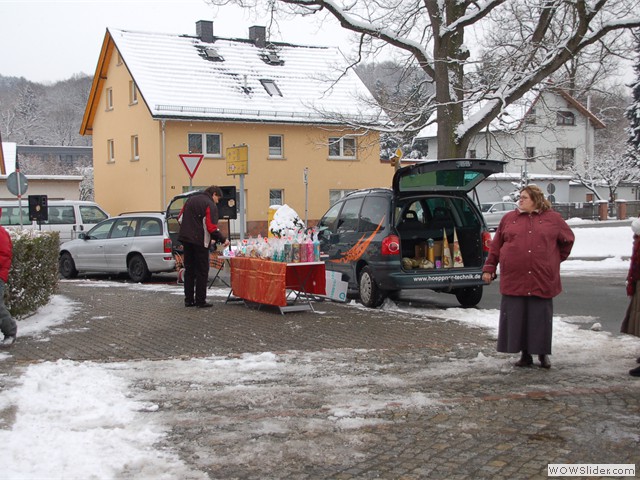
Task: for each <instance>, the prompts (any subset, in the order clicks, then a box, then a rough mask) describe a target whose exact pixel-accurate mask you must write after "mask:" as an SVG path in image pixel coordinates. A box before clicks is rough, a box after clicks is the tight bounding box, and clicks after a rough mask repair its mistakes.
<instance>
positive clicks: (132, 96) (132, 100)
mask: <svg viewBox="0 0 640 480" xmlns="http://www.w3.org/2000/svg"><path fill="white" fill-rule="evenodd" d="M137 104H138V88H137V87H136V83H135V82H134V81H133V80H131V81H130V82H129V105H137Z"/></svg>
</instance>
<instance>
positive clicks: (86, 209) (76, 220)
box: [0, 198, 109, 243]
mask: <svg viewBox="0 0 640 480" xmlns="http://www.w3.org/2000/svg"><path fill="white" fill-rule="evenodd" d="M0 209H2V216H0V225H2V226H3V227H9V228H12V227H18V226H20V225H21V224H22V225H23V226H24V227H28V228H35V229H40V230H42V231H57V232H60V242H61V243H62V242H66V241H68V240H73V239H75V238H77V237H78V234H79V233H82V232H85V231H87V230H89V229H91V228H92V227H93V226H94V225H95V224H96V223H99V222H101V221H102V220H105V219H107V218H109V214H108V213H107V212H105V211H104V210H103V209H102V208H100V206H99V205H98V204H97V203H94V202H88V201H83V200H50V201H49V202H47V209H48V214H49V219H48V220H47V221H45V222H41V223H40V224H38V223H36V222H31V221H30V220H29V201H28V199H26V198H24V199H22V223H21V220H20V209H19V208H18V200H2V201H0Z"/></svg>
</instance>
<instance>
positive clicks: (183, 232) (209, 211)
mask: <svg viewBox="0 0 640 480" xmlns="http://www.w3.org/2000/svg"><path fill="white" fill-rule="evenodd" d="M179 220H180V233H179V234H178V241H180V242H182V243H192V244H194V245H202V246H203V247H207V248H208V247H209V243H210V242H211V239H214V240H216V241H217V242H219V243H224V242H225V241H226V238H225V236H224V235H223V234H222V232H220V230H218V207H217V206H216V204H215V202H214V201H213V199H212V198H211V197H210V196H209V195H207V194H206V193H204V192H198V193H194V194H193V195H191V196H190V197H189V199H188V200H187V201H186V203H185V204H184V206H183V207H182V211H181V212H180V216H179Z"/></svg>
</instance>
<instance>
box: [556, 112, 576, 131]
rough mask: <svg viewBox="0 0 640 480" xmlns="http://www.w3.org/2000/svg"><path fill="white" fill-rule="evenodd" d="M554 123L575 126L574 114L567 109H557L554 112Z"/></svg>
mask: <svg viewBox="0 0 640 480" xmlns="http://www.w3.org/2000/svg"><path fill="white" fill-rule="evenodd" d="M556 125H560V126H563V127H575V125H576V114H575V113H573V112H570V111H568V110H558V113H557V114H556Z"/></svg>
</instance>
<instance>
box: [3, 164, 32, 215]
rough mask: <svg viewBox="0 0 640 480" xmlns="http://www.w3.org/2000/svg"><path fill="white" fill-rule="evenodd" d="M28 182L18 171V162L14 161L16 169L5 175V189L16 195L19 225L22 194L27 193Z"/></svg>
mask: <svg viewBox="0 0 640 480" xmlns="http://www.w3.org/2000/svg"><path fill="white" fill-rule="evenodd" d="M28 188H29V183H28V182H27V177H26V176H25V174H24V173H22V172H21V171H20V167H19V166H18V162H17V161H16V171H15V172H12V173H10V174H9V176H8V177H7V189H8V190H9V191H10V192H11V193H13V194H14V195H16V196H17V197H18V212H19V215H20V226H22V225H23V222H22V195H24V194H25V193H27V189H28Z"/></svg>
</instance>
